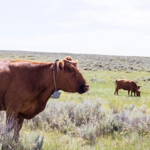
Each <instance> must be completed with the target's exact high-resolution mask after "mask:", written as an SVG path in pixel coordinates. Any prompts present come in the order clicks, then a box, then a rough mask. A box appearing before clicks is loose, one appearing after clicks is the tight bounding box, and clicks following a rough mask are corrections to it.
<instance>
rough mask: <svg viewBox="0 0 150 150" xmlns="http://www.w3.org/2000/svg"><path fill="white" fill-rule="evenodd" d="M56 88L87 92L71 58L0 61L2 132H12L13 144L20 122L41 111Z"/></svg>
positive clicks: (85, 85)
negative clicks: (4, 128) (37, 60)
mask: <svg viewBox="0 0 150 150" xmlns="http://www.w3.org/2000/svg"><path fill="white" fill-rule="evenodd" d="M55 66H56V67H55ZM56 87H57V89H58V90H63V91H65V92H71V93H75V92H78V93H80V94H82V93H85V92H87V91H88V90H89V85H87V83H86V81H85V79H84V77H83V75H82V73H81V72H80V70H79V68H78V63H77V61H73V60H72V59H71V57H66V58H64V59H63V60H60V61H57V62H55V63H53V62H46V63H38V62H30V61H5V60H0V111H2V110H5V111H6V129H7V131H11V130H13V129H14V137H13V138H14V139H15V140H16V141H17V140H18V137H19V131H20V129H21V128H22V124H23V121H24V119H32V118H33V117H35V116H36V115H37V114H39V113H40V112H41V111H43V110H44V109H45V106H46V103H47V101H48V99H49V98H50V97H51V95H52V94H53V93H54V91H55V89H56Z"/></svg>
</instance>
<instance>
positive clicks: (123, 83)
mask: <svg viewBox="0 0 150 150" xmlns="http://www.w3.org/2000/svg"><path fill="white" fill-rule="evenodd" d="M115 84H116V89H115V93H114V94H117V95H118V91H119V90H120V89H123V90H127V91H128V95H129V94H130V91H131V96H132V93H134V96H135V94H136V96H140V91H139V88H140V87H141V86H137V83H136V82H135V81H132V80H128V79H117V80H116V81H115Z"/></svg>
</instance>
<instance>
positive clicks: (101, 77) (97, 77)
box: [60, 71, 150, 108]
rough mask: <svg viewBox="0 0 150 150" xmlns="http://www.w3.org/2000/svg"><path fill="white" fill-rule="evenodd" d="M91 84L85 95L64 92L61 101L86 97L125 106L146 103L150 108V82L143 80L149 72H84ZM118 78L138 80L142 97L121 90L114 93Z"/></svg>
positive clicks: (80, 99) (79, 99)
mask: <svg viewBox="0 0 150 150" xmlns="http://www.w3.org/2000/svg"><path fill="white" fill-rule="evenodd" d="M83 74H84V76H85V78H86V79H87V82H88V84H89V85H90V90H89V92H88V93H85V94H83V95H79V94H77V93H76V94H71V93H69V94H68V93H65V92H62V94H61V97H60V101H67V100H70V101H76V102H80V101H82V100H84V99H88V100H99V101H101V102H102V104H107V105H110V104H111V105H114V106H115V107H117V108H123V107H124V106H126V105H129V104H134V105H135V106H141V105H146V106H147V108H150V82H149V81H147V82H144V81H142V79H143V78H147V77H149V72H123V71H122V72H113V71H88V72H84V73H83ZM118 78H122V79H131V80H136V81H138V85H141V89H140V90H141V97H134V96H133V97H132V96H128V93H127V91H124V90H119V95H118V96H117V95H114V91H115V80H116V79H118Z"/></svg>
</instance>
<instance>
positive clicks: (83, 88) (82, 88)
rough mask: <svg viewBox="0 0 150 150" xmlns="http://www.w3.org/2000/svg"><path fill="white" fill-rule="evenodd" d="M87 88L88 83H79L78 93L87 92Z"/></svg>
mask: <svg viewBox="0 0 150 150" xmlns="http://www.w3.org/2000/svg"><path fill="white" fill-rule="evenodd" d="M88 90H89V85H87V84H85V85H81V86H80V87H79V90H78V93H79V94H83V93H85V92H87V91H88Z"/></svg>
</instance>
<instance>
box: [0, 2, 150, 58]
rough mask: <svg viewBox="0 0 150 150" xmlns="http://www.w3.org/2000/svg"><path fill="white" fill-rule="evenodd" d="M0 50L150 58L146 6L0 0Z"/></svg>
mask: <svg viewBox="0 0 150 150" xmlns="http://www.w3.org/2000/svg"><path fill="white" fill-rule="evenodd" d="M0 50H27V51H45V52H46V51H47V52H70V53H90V54H106V55H126V56H127V55H128V56H129V55H131V56H133V55H134V56H150V0H0Z"/></svg>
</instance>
